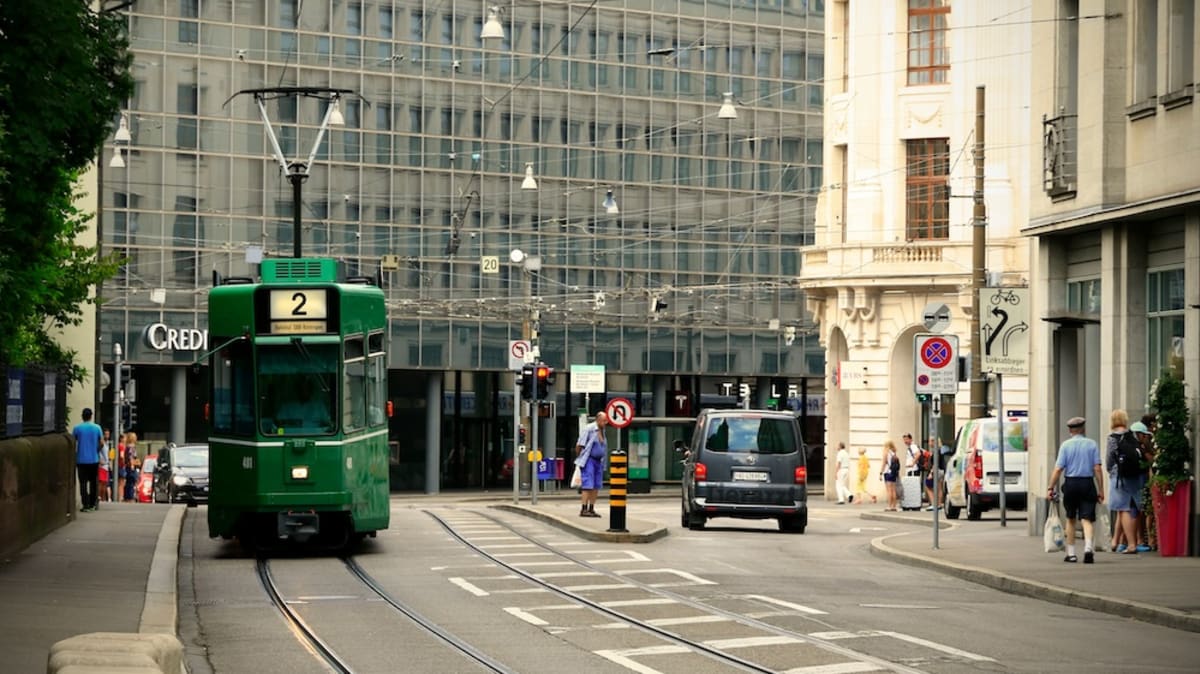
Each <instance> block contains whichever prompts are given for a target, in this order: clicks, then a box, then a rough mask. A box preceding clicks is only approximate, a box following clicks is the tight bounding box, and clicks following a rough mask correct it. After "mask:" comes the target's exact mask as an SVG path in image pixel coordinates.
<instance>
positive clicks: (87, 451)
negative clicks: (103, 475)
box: [71, 407, 104, 513]
mask: <svg viewBox="0 0 1200 674" xmlns="http://www.w3.org/2000/svg"><path fill="white" fill-rule="evenodd" d="M80 416H81V417H82V418H83V422H81V423H79V424H77V425H76V426H75V428H73V429H71V435H73V436H74V437H75V470H76V472H77V473H78V475H79V501H80V504H81V508H82V510H83V512H85V513H88V512H92V511H93V510H95V509H96V508H98V507H99V506H100V496H99V494H100V485H99V483H98V479H99V475H100V444H101V442H102V441H103V438H104V433H103V432H102V431H101V430H100V426H98V425H97V424H95V423H92V408H90V407H85V408H83V413H82V414H81V415H80Z"/></svg>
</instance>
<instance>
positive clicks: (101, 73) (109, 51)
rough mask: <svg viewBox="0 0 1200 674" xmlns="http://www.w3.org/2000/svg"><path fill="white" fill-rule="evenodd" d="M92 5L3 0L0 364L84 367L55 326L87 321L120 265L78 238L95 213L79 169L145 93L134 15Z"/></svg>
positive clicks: (74, 373) (75, 374) (75, 372)
mask: <svg viewBox="0 0 1200 674" xmlns="http://www.w3.org/2000/svg"><path fill="white" fill-rule="evenodd" d="M90 7H91V3H89V2H88V1H87V0H38V1H37V2H21V1H18V2H0V298H3V300H2V301H0V363H3V362H7V363H8V364H10V365H22V364H25V363H34V362H36V363H42V364H47V365H61V366H63V367H66V368H69V370H70V376H71V377H72V378H73V379H78V378H79V377H80V376H81V375H82V373H83V370H82V369H81V368H80V367H79V366H78V364H76V363H74V362H73V361H74V358H75V354H74V353H73V352H70V351H67V350H65V349H63V348H62V347H61V346H59V345H57V344H56V343H55V342H54V340H52V339H51V338H50V336H49V334H50V331H51V330H52V329H54V328H58V327H62V326H66V325H77V324H78V323H79V322H80V320H81V316H82V311H83V307H84V305H85V304H86V303H87V302H88V301H89V299H88V291H89V289H90V288H91V287H92V286H94V285H96V284H97V283H99V282H101V281H103V280H104V279H105V278H108V277H110V276H112V274H113V273H115V272H116V270H117V268H118V262H117V260H115V259H114V258H113V257H111V256H110V257H106V258H103V259H101V258H98V256H97V249H96V248H95V247H85V246H81V245H79V244H78V243H76V237H77V236H78V235H79V234H80V233H81V232H82V231H84V230H85V229H86V228H87V226H88V223H89V221H90V220H91V219H92V217H93V215H92V214H91V213H90V212H85V211H83V210H80V208H79V207H78V206H77V205H76V201H77V199H78V198H79V197H80V196H81V195H80V194H79V193H78V191H77V190H78V185H77V179H78V178H79V176H80V175H82V174H83V172H84V171H86V170H87V167H88V165H89V164H91V163H92V162H94V161H95V160H96V155H97V153H98V152H99V150H100V148H101V146H102V144H103V142H104V140H105V138H106V137H107V136H108V134H109V133H110V131H111V129H112V125H113V120H114V119H115V118H116V116H117V113H118V112H119V111H120V109H121V106H122V105H123V104H124V102H125V100H126V99H127V98H128V97H129V96H130V94H131V93H132V91H133V80H132V77H131V75H130V72H129V66H130V62H131V56H130V54H129V50H128V46H129V44H128V40H127V38H126V36H125V29H124V19H123V17H122V16H121V15H119V14H116V13H104V12H101V13H96V12H94V11H92V10H91V9H90ZM93 196H96V195H93ZM87 210H88V211H90V210H91V209H87Z"/></svg>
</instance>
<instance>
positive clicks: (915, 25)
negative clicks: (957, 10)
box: [908, 0, 950, 84]
mask: <svg viewBox="0 0 1200 674" xmlns="http://www.w3.org/2000/svg"><path fill="white" fill-rule="evenodd" d="M949 18H950V0H908V83H909V84H945V83H946V82H949V81H950V48H949V46H947V44H946V38H947V33H948V32H949V26H948V25H947V24H948V20H949Z"/></svg>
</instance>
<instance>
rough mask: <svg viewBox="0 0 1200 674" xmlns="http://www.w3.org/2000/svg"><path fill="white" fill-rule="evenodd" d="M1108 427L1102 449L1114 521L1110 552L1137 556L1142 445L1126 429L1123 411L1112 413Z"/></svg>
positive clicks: (1127, 425)
mask: <svg viewBox="0 0 1200 674" xmlns="http://www.w3.org/2000/svg"><path fill="white" fill-rule="evenodd" d="M1139 423H1140V422H1139ZM1109 427H1110V432H1109V434H1108V444H1107V446H1106V447H1105V450H1106V452H1105V456H1106V457H1107V459H1108V461H1107V465H1108V480H1109V482H1108V489H1109V491H1108V493H1109V499H1108V509H1109V510H1110V511H1111V512H1112V513H1113V515H1114V519H1115V520H1116V532H1115V533H1114V534H1113V548H1112V549H1113V552H1119V553H1122V554H1126V555H1136V554H1137V540H1138V539H1137V519H1138V512H1139V511H1140V510H1141V509H1142V469H1141V460H1142V456H1141V442H1140V441H1139V440H1138V439H1137V435H1136V434H1135V433H1134V432H1133V431H1132V430H1131V429H1130V428H1129V414H1128V413H1127V412H1126V411H1125V410H1123V409H1115V410H1113V411H1112V414H1110V415H1109ZM1143 428H1144V427H1143ZM1134 448H1136V449H1134ZM1126 454H1128V456H1129V458H1127V459H1126V458H1123V456H1124V455H1126ZM1130 461H1132V462H1133V465H1131V466H1130V467H1129V468H1128V469H1126V468H1125V464H1126V463H1128V462H1130Z"/></svg>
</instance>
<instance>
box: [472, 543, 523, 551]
mask: <svg viewBox="0 0 1200 674" xmlns="http://www.w3.org/2000/svg"><path fill="white" fill-rule="evenodd" d="M479 547H480V548H483V549H484V550H499V549H501V548H536V547H537V546H536V545H534V544H533V543H502V544H500V545H481V546H479Z"/></svg>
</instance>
